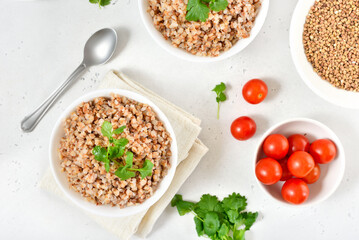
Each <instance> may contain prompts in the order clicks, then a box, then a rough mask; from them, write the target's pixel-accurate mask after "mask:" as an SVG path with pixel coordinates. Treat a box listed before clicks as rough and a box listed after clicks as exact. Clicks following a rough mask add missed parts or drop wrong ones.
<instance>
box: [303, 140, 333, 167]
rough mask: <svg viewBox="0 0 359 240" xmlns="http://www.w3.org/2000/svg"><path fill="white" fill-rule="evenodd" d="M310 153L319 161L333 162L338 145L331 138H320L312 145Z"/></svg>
mask: <svg viewBox="0 0 359 240" xmlns="http://www.w3.org/2000/svg"><path fill="white" fill-rule="evenodd" d="M309 152H310V154H311V155H312V156H313V158H314V160H315V161H316V162H317V163H321V164H325V163H329V162H331V161H332V160H333V159H334V158H335V157H336V155H337V147H336V146H335V144H334V143H333V142H332V141H331V140H329V139H319V140H316V141H314V142H313V143H312V145H310V150H309Z"/></svg>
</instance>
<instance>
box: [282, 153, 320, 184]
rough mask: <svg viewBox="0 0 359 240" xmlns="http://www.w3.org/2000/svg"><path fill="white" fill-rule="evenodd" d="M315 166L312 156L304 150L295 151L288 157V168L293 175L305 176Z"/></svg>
mask: <svg viewBox="0 0 359 240" xmlns="http://www.w3.org/2000/svg"><path fill="white" fill-rule="evenodd" d="M314 166H315V162H314V159H313V158H312V156H311V155H310V154H309V153H307V152H304V151H299V152H295V153H293V154H292V155H290V157H289V159H288V169H289V171H290V172H291V173H292V174H293V176H295V177H298V178H303V177H305V176H307V175H308V174H309V173H310V171H312V170H313V168H314Z"/></svg>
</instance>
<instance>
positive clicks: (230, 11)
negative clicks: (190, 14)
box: [148, 0, 261, 57]
mask: <svg viewBox="0 0 359 240" xmlns="http://www.w3.org/2000/svg"><path fill="white" fill-rule="evenodd" d="M148 3H149V7H148V12H149V14H150V15H151V17H152V20H153V23H154V26H155V27H156V29H157V30H158V31H160V32H161V33H162V35H163V37H164V38H165V39H166V40H167V39H168V40H170V41H171V43H172V45H173V46H175V47H178V48H182V49H185V50H186V51H188V52H190V53H192V54H194V55H198V56H210V57H216V56H218V55H219V54H220V53H221V52H224V51H227V50H228V49H230V48H231V47H232V46H233V45H234V44H235V43H236V42H238V41H239V40H241V39H244V38H248V37H249V36H250V31H251V30H252V27H253V24H254V20H255V18H256V16H257V13H258V11H259V8H260V6H261V1H260V0H228V7H227V8H226V9H225V10H223V11H220V12H215V11H210V13H209V16H208V19H207V21H206V22H195V21H187V20H186V7H187V3H188V0H148Z"/></svg>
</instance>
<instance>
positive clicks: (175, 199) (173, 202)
mask: <svg viewBox="0 0 359 240" xmlns="http://www.w3.org/2000/svg"><path fill="white" fill-rule="evenodd" d="M179 201H183V198H182V195H181V194H176V195H175V196H174V197H173V198H172V200H171V207H175V206H176V205H177V203H178V202H179Z"/></svg>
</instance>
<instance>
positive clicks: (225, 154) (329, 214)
mask: <svg viewBox="0 0 359 240" xmlns="http://www.w3.org/2000/svg"><path fill="white" fill-rule="evenodd" d="M1 2H2V4H1V8H0V74H1V75H0V83H1V88H0V114H1V117H0V126H1V133H2V134H1V140H0V189H1V191H0V239H4V240H5V239H45V238H51V239H59V240H60V239H61V240H63V239H88V240H90V239H91V240H95V239H107V240H110V239H117V238H116V237H115V236H113V235H112V234H111V233H108V232H106V231H105V230H103V229H102V228H100V227H99V226H97V225H96V224H95V223H94V222H93V221H91V220H90V219H89V218H88V217H87V216H86V215H85V214H84V213H83V212H82V211H81V210H80V209H78V208H76V207H74V206H71V205H69V204H67V203H66V202H64V201H63V200H62V199H59V198H58V197H56V196H53V195H51V194H49V193H47V192H44V191H43V190H41V189H40V188H39V187H38V183H39V181H40V179H41V177H42V175H43V174H44V173H45V171H46V170H47V169H48V167H49V161H48V141H49V137H50V132H51V130H52V126H53V124H54V123H55V121H56V119H57V117H58V116H59V114H60V113H61V111H62V110H63V109H64V108H65V107H66V106H67V105H68V104H70V103H71V102H72V101H73V100H74V99H75V98H77V97H78V96H81V95H82V94H83V93H85V92H88V91H91V90H92V89H95V88H96V86H97V84H98V82H99V81H100V80H101V78H102V77H103V76H104V74H105V73H106V72H107V71H108V70H110V69H118V70H121V71H123V72H124V73H126V74H127V75H129V76H130V77H132V78H133V79H135V80H137V81H138V82H140V83H142V84H143V85H145V86H146V87H148V88H150V89H151V90H153V91H155V92H157V93H159V94H160V95H162V96H164V97H165V98H167V99H169V100H170V101H172V102H174V103H175V104H177V105H179V106H180V107H182V108H184V109H186V110H187V111H189V112H191V113H193V114H194V115H196V116H198V117H199V118H201V119H202V120H203V123H202V127H203V131H202V133H201V135H200V137H201V139H202V140H203V142H204V143H205V144H206V145H207V146H208V147H209V148H210V151H209V153H208V154H207V155H206V156H205V158H204V159H203V160H202V162H201V163H200V164H199V166H198V168H197V169H196V170H195V172H194V173H193V175H192V176H191V177H190V178H189V179H188V180H187V182H186V183H185V184H184V185H183V187H182V188H181V190H180V193H181V194H183V195H184V198H186V199H191V200H198V199H199V197H200V196H201V195H202V194H203V193H212V194H216V195H218V196H219V197H224V196H226V195H227V194H229V193H232V192H233V191H235V192H240V193H241V194H244V195H246V196H247V197H248V201H249V206H248V209H249V210H252V211H255V210H258V211H259V212H260V217H259V220H258V222H257V223H255V225H254V226H253V228H252V231H250V232H248V233H247V235H246V236H247V239H249V240H251V239H275V240H282V239H283V240H285V239H291V240H301V239H323V240H324V239H325V240H331V239H333V240H334V239H357V238H358V236H359V228H358V227H357V226H358V223H359V218H358V217H359V216H358V215H359V209H358V204H357V202H358V201H359V177H358V174H357V172H356V171H357V170H358V169H359V161H358V155H357V149H358V146H357V145H358V141H357V139H358V136H359V124H358V119H359V111H353V110H348V109H343V108H339V107H336V106H333V105H331V104H329V103H327V102H325V101H324V100H322V99H321V98H319V97H318V96H316V95H315V94H314V93H313V92H312V91H311V90H310V89H309V88H308V87H307V86H306V85H305V84H304V83H303V82H302V80H301V79H300V77H299V75H298V74H297V72H296V70H295V68H294V65H293V63H292V60H291V57H290V52H289V46H288V30H289V29H288V28H289V24H290V18H291V15H292V12H293V10H294V7H295V4H296V1H295V0H286V1H283V0H272V1H271V5H270V9H269V13H268V17H267V21H266V23H265V25H264V27H263V28H262V30H261V32H260V34H259V35H258V36H257V38H256V39H255V40H254V42H253V43H252V44H251V45H250V46H249V47H248V48H246V49H245V50H244V51H243V52H241V53H240V54H238V55H236V56H234V57H232V58H230V59H228V60H225V61H222V62H218V63H206V64H200V63H190V62H185V61H183V60H180V59H177V58H175V57H174V56H171V55H169V54H168V53H166V52H164V50H162V49H161V48H160V47H158V46H157V45H156V44H155V42H154V41H153V40H152V39H151V38H150V36H149V34H148V33H147V32H146V31H145V28H144V26H143V25H142V22H141V19H140V17H139V12H138V9H137V1H135V0H118V1H115V2H114V4H113V5H111V6H109V7H106V8H105V9H99V8H98V7H97V6H95V5H91V4H89V3H88V1H86V0H84V1H73V0H62V1H60V0H47V1H44V0H42V1H6V0H5V1H4V0H2V1H1ZM103 27H114V28H116V29H117V30H118V33H119V37H120V44H119V49H118V51H117V53H116V54H115V56H114V58H113V60H112V61H111V62H110V63H108V64H106V65H104V66H100V67H93V68H91V69H90V70H89V71H88V72H87V73H86V74H84V76H83V77H82V78H81V79H79V81H77V82H76V83H75V84H74V85H73V86H72V87H71V89H69V90H68V91H67V92H66V93H65V94H64V95H63V96H62V97H61V99H60V100H59V101H58V102H57V103H56V105H55V106H54V107H53V108H52V109H51V110H50V112H49V113H48V114H47V115H46V116H45V118H44V119H43V120H42V121H41V123H40V124H39V125H38V127H37V128H36V130H35V131H34V132H32V133H22V132H21V131H20V121H21V120H22V118H23V117H24V116H25V115H26V114H28V113H29V112H30V111H32V110H33V109H34V108H35V107H36V106H38V105H39V104H40V103H41V102H42V101H43V100H44V99H45V98H46V97H47V96H48V95H49V94H50V93H51V92H52V91H53V90H54V89H55V88H56V87H57V86H58V85H59V84H60V83H61V82H62V81H64V80H65V79H66V78H67V77H68V75H70V73H71V72H72V71H73V69H75V68H76V67H77V65H78V64H79V63H80V61H81V58H82V49H83V45H84V43H85V41H86V40H87V38H88V37H89V36H90V35H91V34H92V33H93V32H95V31H96V30H98V29H100V28H103ZM251 78H262V79H264V80H265V81H266V82H267V83H268V85H269V89H270V90H269V96H268V99H266V101H265V102H264V103H262V104H260V105H257V106H252V105H249V104H247V103H246V102H245V101H244V100H243V98H242V97H241V87H242V86H243V84H244V83H245V82H246V81H247V80H249V79H251ZM220 81H223V82H226V83H227V84H228V85H229V86H230V87H229V91H227V95H228V98H229V100H228V101H227V102H225V103H224V104H222V108H221V119H220V120H217V119H216V103H215V96H214V94H213V93H212V92H211V91H210V90H211V89H212V88H213V86H214V85H215V84H217V83H218V82H220ZM242 115H249V116H251V117H253V118H254V119H255V121H256V122H257V125H258V132H257V134H256V135H255V137H253V138H252V139H251V140H249V141H246V142H238V141H235V140H234V139H233V138H232V136H231V135H230V132H229V127H230V124H231V122H232V120H234V119H235V118H236V117H239V116H242ZM290 117H309V118H313V119H316V120H319V121H321V122H323V123H324V124H327V125H328V126H329V127H330V128H332V129H333V130H334V131H335V132H336V133H337V134H338V136H339V137H340V138H341V140H342V142H343V144H344V147H345V151H346V155H347V168H346V172H345V176H344V179H343V182H342V184H341V185H340V187H339V189H338V190H337V191H336V192H335V194H334V195H333V196H332V197H331V198H329V199H328V200H327V201H325V202H323V203H322V204H320V205H315V206H312V207H308V208H301V207H286V206H282V205H280V204H279V203H277V202H275V201H274V200H272V199H270V198H269V197H268V196H267V195H265V194H264V193H263V192H262V190H261V189H260V188H259V187H258V186H257V185H256V182H255V177H254V175H253V169H252V165H253V164H252V161H253V154H254V151H255V148H256V145H257V144H258V142H257V141H258V139H259V138H260V136H261V134H262V133H263V132H264V131H265V130H266V129H267V128H268V127H270V126H271V125H273V124H274V123H277V122H279V121H282V120H284V119H287V118H290ZM168 238H171V239H174V240H175V239H178V240H180V239H197V237H196V234H195V228H194V224H193V220H192V217H191V216H185V217H180V216H179V215H178V214H177V212H176V210H175V209H173V208H171V207H168V208H167V209H166V211H165V212H164V213H163V215H162V216H161V218H160V219H159V221H158V222H157V224H156V226H155V228H154V230H153V232H152V233H151V235H150V236H149V238H148V239H156V240H161V239H168Z"/></svg>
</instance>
